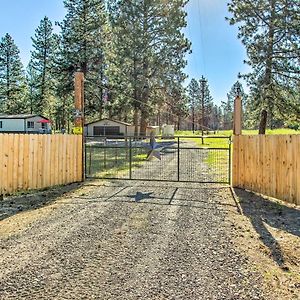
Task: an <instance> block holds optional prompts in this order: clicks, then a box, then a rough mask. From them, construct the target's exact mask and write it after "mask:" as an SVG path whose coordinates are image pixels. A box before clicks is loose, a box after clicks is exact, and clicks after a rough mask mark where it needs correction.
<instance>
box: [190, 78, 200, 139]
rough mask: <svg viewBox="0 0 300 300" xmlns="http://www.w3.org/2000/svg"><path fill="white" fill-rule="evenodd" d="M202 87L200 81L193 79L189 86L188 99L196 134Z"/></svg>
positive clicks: (193, 129)
mask: <svg viewBox="0 0 300 300" xmlns="http://www.w3.org/2000/svg"><path fill="white" fill-rule="evenodd" d="M200 97H201V96H200V86H199V83H198V81H197V80H196V79H195V78H193V79H192V80H191V82H190V84H189V85H188V99H189V108H190V111H191V119H192V131H193V133H194V132H195V129H196V128H195V125H196V114H197V109H198V108H199V102H200Z"/></svg>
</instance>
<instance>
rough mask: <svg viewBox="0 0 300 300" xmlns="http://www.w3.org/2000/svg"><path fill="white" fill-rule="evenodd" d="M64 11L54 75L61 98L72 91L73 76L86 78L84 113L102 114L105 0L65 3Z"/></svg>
mask: <svg viewBox="0 0 300 300" xmlns="http://www.w3.org/2000/svg"><path fill="white" fill-rule="evenodd" d="M64 5H65V8H66V10H67V14H66V17H65V19H64V21H63V22H62V23H60V24H59V25H60V27H61V45H60V54H59V55H58V56H59V59H58V60H57V72H58V74H59V76H60V77H61V79H63V78H64V80H63V81H62V83H63V84H60V86H59V94H60V95H61V97H66V96H67V95H70V94H71V92H72V90H73V75H74V72H75V71H82V72H83V73H84V75H85V79H86V82H85V100H86V114H87V116H93V115H94V114H98V115H101V114H102V110H103V86H104V80H105V78H104V67H105V65H104V52H103V47H104V46H103V45H104V38H105V24H106V13H105V5H104V0H64Z"/></svg>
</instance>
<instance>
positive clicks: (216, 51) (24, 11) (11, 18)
mask: <svg viewBox="0 0 300 300" xmlns="http://www.w3.org/2000/svg"><path fill="white" fill-rule="evenodd" d="M1 2H2V3H1V11H0V36H1V37H2V36H4V35H5V33H6V32H8V33H9V34H11V35H12V36H13V38H14V40H15V42H16V44H17V45H18V47H19V48H20V51H21V59H22V61H23V63H24V65H27V63H28V60H29V57H30V50H31V39H30V37H31V36H33V35H34V31H35V28H36V27H37V26H38V25H39V22H40V20H41V19H42V18H43V17H44V16H45V15H47V16H48V17H49V18H50V19H51V20H52V21H53V23H54V21H60V20H62V19H63V17H64V14H65V10H64V7H63V0H2V1H1ZM226 3H227V1H226V0H190V2H189V4H188V6H187V11H188V27H187V28H186V30H185V32H186V35H187V36H188V38H189V39H190V40H191V41H192V44H193V46H192V50H193V53H192V54H191V55H189V56H188V66H187V68H186V72H187V74H188V75H189V79H188V80H190V79H191V78H193V77H194V78H196V79H200V77H201V75H204V76H205V77H207V78H208V81H209V84H210V88H211V92H212V95H213V97H214V100H215V102H216V103H218V104H219V103H220V102H221V101H222V100H225V99H226V93H227V92H228V91H229V90H230V88H231V86H232V85H233V83H234V82H235V81H236V80H237V74H238V73H239V72H241V73H243V72H246V71H247V70H248V68H247V66H245V65H244V64H243V60H244V59H245V58H246V54H245V50H244V47H243V46H242V45H241V42H240V41H239V40H237V38H236V36H237V29H236V28H235V27H232V26H229V24H228V23H227V22H226V21H225V16H227V15H228V12H227V6H226Z"/></svg>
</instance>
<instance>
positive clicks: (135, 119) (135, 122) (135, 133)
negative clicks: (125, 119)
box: [133, 108, 139, 136]
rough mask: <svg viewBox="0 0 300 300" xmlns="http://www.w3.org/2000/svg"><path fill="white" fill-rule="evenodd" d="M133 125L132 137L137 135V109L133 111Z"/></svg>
mask: <svg viewBox="0 0 300 300" xmlns="http://www.w3.org/2000/svg"><path fill="white" fill-rule="evenodd" d="M133 125H134V136H138V135H139V111H138V109H137V108H135V109H134V116H133Z"/></svg>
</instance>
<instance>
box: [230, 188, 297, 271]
mask: <svg viewBox="0 0 300 300" xmlns="http://www.w3.org/2000/svg"><path fill="white" fill-rule="evenodd" d="M234 191H235V193H236V195H237V196H238V198H239V202H240V205H241V208H242V210H243V213H244V214H245V216H247V217H248V218H249V220H250V221H251V223H252V225H253V227H254V229H255V230H256V232H257V233H258V234H259V236H260V239H261V240H262V242H263V243H264V244H265V245H266V246H267V247H268V248H269V249H270V252H271V255H272V258H273V260H274V261H275V262H276V263H277V264H278V266H280V267H282V268H283V269H284V268H285V259H284V255H283V252H282V249H281V247H280V245H279V243H278V242H277V240H276V239H275V238H274V237H273V235H272V233H271V232H270V231H269V230H268V228H267V226H266V225H269V226H271V227H273V228H276V229H280V230H283V231H285V232H287V233H289V234H292V235H294V236H297V237H300V209H296V208H292V207H288V206H285V205H283V204H280V203H276V202H273V201H270V200H267V199H265V198H263V197H260V196H258V195H256V194H254V193H251V192H247V191H244V190H241V189H234Z"/></svg>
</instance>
